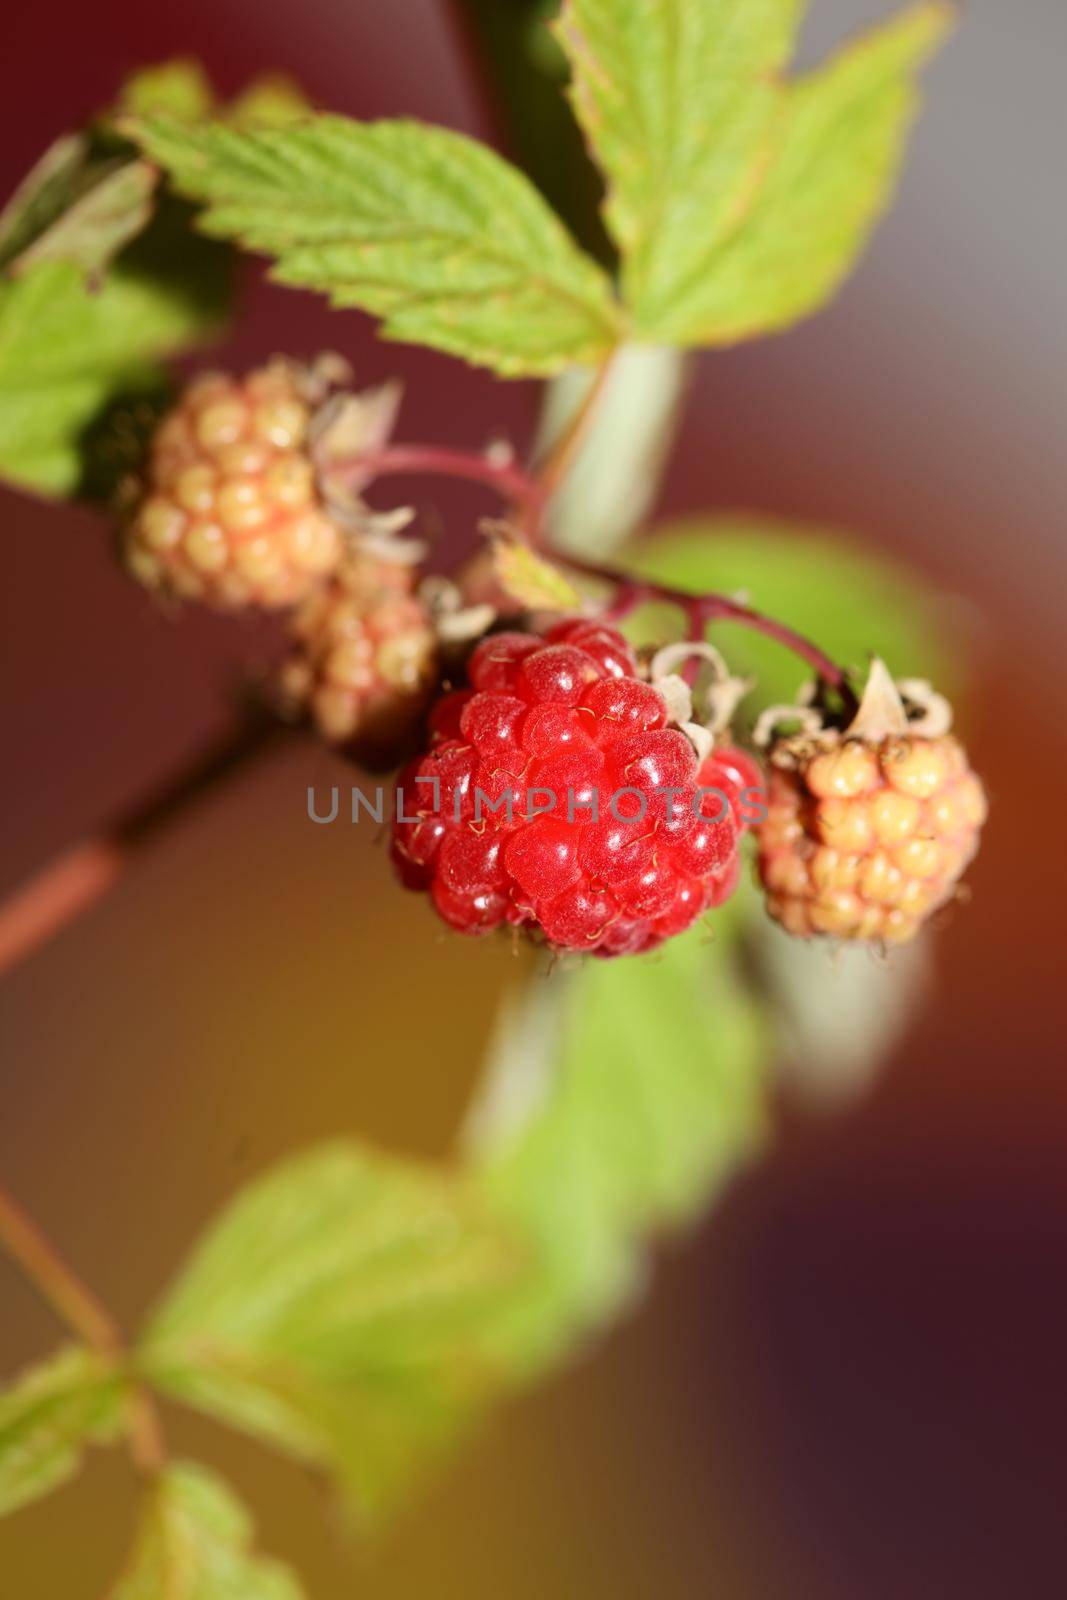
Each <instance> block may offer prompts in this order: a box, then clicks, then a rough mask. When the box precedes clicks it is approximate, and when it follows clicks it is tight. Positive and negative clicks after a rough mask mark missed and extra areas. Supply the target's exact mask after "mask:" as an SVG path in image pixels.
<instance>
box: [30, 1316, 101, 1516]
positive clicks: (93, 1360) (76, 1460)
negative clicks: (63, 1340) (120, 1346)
mask: <svg viewBox="0 0 1067 1600" xmlns="http://www.w3.org/2000/svg"><path fill="white" fill-rule="evenodd" d="M124 1406H125V1388H124V1385H123V1383H122V1380H121V1378H120V1377H119V1375H118V1374H117V1373H116V1372H115V1369H114V1368H113V1367H110V1366H108V1365H107V1364H106V1363H105V1362H104V1361H103V1360H102V1359H101V1358H100V1357H99V1356H98V1355H95V1354H94V1353H93V1352H91V1351H89V1350H85V1349H82V1348H80V1347H78V1346H71V1347H70V1348H68V1349H64V1350H60V1351H59V1352H58V1353H57V1354H56V1355H54V1356H52V1357H51V1359H50V1360H48V1361H46V1362H43V1363H42V1364H41V1365H40V1366H36V1367H31V1368H30V1370H29V1371H28V1372H24V1373H23V1374H22V1376H21V1377H19V1378H17V1379H16V1380H15V1382H14V1383H12V1384H10V1385H9V1386H8V1387H7V1388H6V1389H4V1390H3V1391H0V1515H5V1514H6V1513H7V1512H9V1511H14V1510H16V1509H17V1508H18V1507H19V1506H24V1505H27V1504H28V1503H29V1502H30V1501H31V1500H37V1499H39V1498H40V1496H41V1495H44V1494H48V1493H49V1492H50V1491H51V1490H52V1489H56V1488H58V1487H59V1486H60V1485H61V1484H63V1483H65V1482H66V1481H67V1479H68V1478H72V1477H73V1476H74V1474H75V1473H76V1472H77V1470H78V1468H79V1466H80V1464H81V1459H82V1455H83V1454H84V1452H85V1449H86V1447H87V1446H88V1445H90V1444H107V1443H109V1442H110V1441H111V1440H113V1439H115V1438H117V1437H118V1435H119V1434H120V1433H121V1432H122V1429H123V1420H124V1418H123V1413H124Z"/></svg>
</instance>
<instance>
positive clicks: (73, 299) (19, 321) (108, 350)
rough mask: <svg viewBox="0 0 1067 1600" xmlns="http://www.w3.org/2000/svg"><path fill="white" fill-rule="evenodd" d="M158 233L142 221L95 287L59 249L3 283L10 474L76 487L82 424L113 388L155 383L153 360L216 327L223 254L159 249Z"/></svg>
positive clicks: (136, 389) (2, 406)
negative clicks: (142, 230)
mask: <svg viewBox="0 0 1067 1600" xmlns="http://www.w3.org/2000/svg"><path fill="white" fill-rule="evenodd" d="M161 220H162V219H161ZM160 245H163V246H164V247H165V246H166V236H165V235H163V234H162V233H160V234H159V235H158V236H154V235H153V230H150V231H149V234H147V235H145V237H144V239H143V240H139V241H137V244H136V245H135V246H134V247H133V248H132V249H131V250H128V251H127V252H125V253H124V256H123V260H122V261H121V262H120V263H117V264H116V265H115V266H114V267H113V268H112V270H111V271H110V272H109V273H108V274H107V275H106V277H105V279H104V281H103V282H102V283H101V284H100V286H99V287H97V288H94V287H89V286H87V285H86V283H85V281H84V277H83V275H82V273H81V271H80V269H79V268H78V267H77V266H76V265H74V264H73V263H72V262H67V261H44V262H41V263H40V264H39V265H37V266H35V267H33V268H32V269H31V270H30V271H28V272H26V273H25V275H24V276H22V277H19V278H15V279H11V280H9V281H7V282H3V283H0V474H2V475H3V476H4V477H6V478H8V479H9V480H10V481H11V482H12V483H15V484H18V485H20V486H21V487H23V488H27V489H35V490H37V491H39V492H41V493H44V494H49V495H64V494H72V493H74V492H75V491H76V490H77V489H78V488H79V486H80V485H81V483H82V482H83V478H84V474H85V465H86V463H85V436H86V433H87V430H89V429H90V428H91V427H92V425H93V424H94V423H95V422H96V421H97V419H98V418H99V417H100V415H101V413H102V412H103V411H104V410H105V409H106V408H107V407H108V405H109V404H110V403H112V402H113V401H115V400H116V399H118V398H119V397H125V396H135V395H143V394H146V393H151V392H153V391H155V390H157V389H158V388H159V386H160V385H161V384H162V383H163V381H164V374H163V371H162V368H161V367H160V366H159V362H160V360H161V359H162V358H164V357H166V356H168V355H171V354H174V353H176V352H177V351H179V350H181V349H183V348H185V347H187V346H189V345H192V344H195V343H197V342H198V341H200V340H201V339H203V338H205V337H206V336H207V335H208V334H209V333H211V332H212V331H214V329H215V328H216V327H217V325H218V322H219V320H220V315H221V309H222V306H221V297H222V291H223V290H224V287H225V285H224V280H223V277H222V275H221V274H218V273H217V271H216V268H217V266H218V265H219V263H217V262H214V261H212V260H211V259H205V256H204V250H203V246H202V244H201V245H200V247H199V248H198V249H194V250H193V251H192V252H191V254H190V255H189V257H187V258H180V257H167V258H165V259H162V260H161V259H160V250H159V246H160ZM201 266H202V267H203V268H205V270H206V275H205V276H201V275H199V268H200V267H201Z"/></svg>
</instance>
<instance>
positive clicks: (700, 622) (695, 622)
mask: <svg viewBox="0 0 1067 1600" xmlns="http://www.w3.org/2000/svg"><path fill="white" fill-rule="evenodd" d="M605 370H606V369H605ZM599 393H600V389H599V388H597V387H594V391H591V393H590V396H587V403H586V406H583V408H582V416H583V417H585V418H588V416H589V415H590V414H591V409H592V407H591V405H589V401H590V400H592V401H593V403H594V404H595V396H596V395H597V394H599ZM580 420H581V419H579V421H580ZM569 437H570V438H573V435H572V434H571V435H569ZM569 448H570V446H569V444H566V443H565V449H566V450H568V451H569ZM354 465H355V464H354ZM358 468H359V471H360V472H361V473H368V472H369V473H372V474H374V475H375V476H379V475H381V474H383V473H393V472H427V473H436V474H443V475H445V476H447V477H452V478H467V479H470V480H471V481H473V482H477V483H484V484H486V485H487V486H488V487H490V488H492V489H495V490H496V491H497V493H498V494H500V495H502V496H503V497H504V498H505V499H507V500H510V501H511V502H512V503H513V504H515V505H518V506H522V507H524V508H525V509H527V510H528V511H531V512H532V513H533V517H534V521H535V524H536V521H537V519H539V517H540V514H541V512H542V511H543V510H544V506H545V503H546V500H547V498H548V497H549V496H550V495H551V493H552V489H553V486H554V483H555V477H554V474H553V473H552V471H549V472H548V473H547V474H546V477H545V478H541V479H538V478H533V477H531V476H530V474H529V473H527V472H524V471H523V470H522V469H521V468H520V467H516V466H514V465H510V464H509V465H507V466H498V465H497V464H495V463H494V462H492V461H491V460H489V459H488V458H487V457H485V456H479V455H473V454H469V453H467V452H465V451H461V450H442V449H438V448H437V447H436V446H433V445H390V446H388V447H386V448H385V449H383V450H379V451H376V452H375V453H374V454H372V455H368V456H362V457H360V458H359V461H358ZM534 542H536V541H534ZM547 553H548V554H549V555H550V557H551V559H552V560H553V561H555V562H557V563H558V564H559V565H560V566H564V567H567V568H568V570H569V571H571V572H576V573H581V574H582V575H583V576H584V577H587V578H595V579H597V580H598V581H599V582H601V583H606V584H609V585H610V586H611V587H612V588H613V589H614V590H615V599H614V601H613V602H612V603H611V605H610V606H609V608H608V612H607V614H608V615H609V616H611V617H614V618H618V617H622V616H625V615H626V613H627V612H629V611H631V610H633V608H634V607H635V606H637V605H643V604H646V603H648V602H656V601H659V602H662V603H666V604H667V605H674V606H678V607H679V608H680V609H681V610H682V611H683V612H684V613H685V616H686V619H687V622H688V624H689V632H690V637H691V638H701V637H702V636H703V632H704V629H705V627H706V626H707V624H708V623H709V622H717V621H723V620H729V621H731V622H740V623H742V624H743V625H744V626H746V627H749V628H753V629H755V630H756V631H757V632H758V633H763V634H765V635H766V636H767V637H768V638H770V639H776V640H777V641H778V643H779V644H782V645H785V646H786V648H787V649H789V650H792V651H794V652H795V653H796V654H797V655H798V656H800V657H801V658H802V659H803V660H804V661H806V662H807V663H808V665H809V666H811V667H812V668H813V669H814V670H815V672H817V673H818V675H819V677H820V678H822V679H823V680H824V681H825V682H826V683H827V684H828V685H829V686H830V687H831V688H833V689H837V690H839V691H840V690H843V691H845V692H847V683H846V679H845V674H844V672H843V671H842V670H841V668H840V667H839V666H838V665H837V664H836V662H834V661H831V660H830V658H829V656H827V655H825V654H824V653H823V651H821V650H820V649H819V648H818V646H817V645H814V644H812V643H811V641H810V640H809V639H805V638H804V636H803V635H802V634H800V633H797V632H796V630H795V629H793V628H790V627H788V626H787V625H786V624H785V623H784V622H778V621H777V620H776V619H775V618H773V617H765V616H763V615H762V613H761V612H759V611H754V610H753V609H752V607H751V606H745V605H741V604H740V603H739V602H738V601H736V600H731V599H730V598H729V596H728V595H724V594H692V593H690V592H689V591H688V590H685V589H674V588H671V587H669V586H667V585H665V584H661V583H656V582H655V581H654V580H653V579H651V578H641V577H639V576H636V575H635V574H633V573H629V572H625V571H622V570H621V569H619V568H617V567H610V566H604V565H601V564H599V563H595V562H590V561H583V560H582V559H581V557H580V556H572V555H568V554H567V553H566V552H565V551H563V550H558V549H555V548H553V549H551V550H550V551H548V552H547Z"/></svg>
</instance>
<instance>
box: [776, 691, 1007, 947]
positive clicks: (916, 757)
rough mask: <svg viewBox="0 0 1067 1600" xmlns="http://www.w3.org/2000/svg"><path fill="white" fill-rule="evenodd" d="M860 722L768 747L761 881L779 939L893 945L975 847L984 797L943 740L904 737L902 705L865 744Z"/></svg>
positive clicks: (960, 754) (943, 893)
mask: <svg viewBox="0 0 1067 1600" xmlns="http://www.w3.org/2000/svg"><path fill="white" fill-rule="evenodd" d="M879 670H881V671H882V672H884V669H880V664H876V669H875V672H873V673H872V682H873V681H874V680H875V678H876V674H877V672H878V671H879ZM885 684H888V690H891V691H892V692H893V693H894V694H895V692H896V691H895V690H894V688H893V685H892V682H891V680H889V679H888V675H886V678H885V682H884V683H882V684H880V685H879V687H880V688H881V689H882V690H885ZM920 687H922V686H920ZM886 692H888V691H886ZM865 699H866V697H865ZM897 703H898V705H900V702H899V700H898V702H897ZM943 704H944V703H943V702H942V705H943ZM862 717H863V713H862V709H861V714H860V717H859V718H857V721H856V723H854V724H853V725H852V728H849V729H846V730H844V732H838V731H836V730H834V729H824V730H822V731H819V732H816V733H801V734H796V735H794V736H792V737H791V738H785V739H778V740H777V741H776V742H775V743H774V744H773V745H772V747H771V752H770V762H771V768H772V773H771V781H770V792H769V795H768V808H767V817H766V820H765V822H763V824H762V825H761V826H760V827H759V829H758V839H759V850H760V857H759V870H760V877H761V879H762V881H763V885H764V888H765V889H766V891H767V909H768V911H769V912H770V914H771V916H772V917H774V919H775V920H776V921H777V922H780V923H781V925H782V926H783V927H784V928H785V929H786V930H787V932H789V933H792V934H797V935H799V936H801V937H808V936H810V935H813V934H828V935H832V936H833V937H835V938H838V939H868V940H881V941H884V942H885V943H890V944H900V943H903V942H904V941H905V940H908V939H911V938H913V937H914V935H915V934H916V933H917V932H918V931H919V928H920V927H921V926H922V924H923V923H924V922H925V921H926V920H927V919H928V918H929V917H930V916H931V915H932V914H933V912H934V911H936V910H937V908H938V907H939V906H942V905H944V904H945V903H946V901H947V900H949V899H950V898H951V896H952V894H953V891H954V889H955V887H956V884H957V882H958V880H959V878H960V876H961V874H962V873H963V871H964V869H965V867H966V866H967V864H968V862H969V861H970V860H971V858H972V857H973V855H974V853H975V851H976V850H977V848H978V834H979V830H980V828H981V826H982V823H983V822H984V821H985V816H986V800H985V794H984V791H983V789H982V785H981V784H980V782H979V781H978V779H977V778H976V777H975V775H974V774H973V773H972V771H971V769H970V767H969V765H968V762H967V757H966V755H965V754H964V751H963V749H962V748H961V746H960V745H959V744H958V743H957V741H956V740H955V739H954V738H952V737H951V736H950V735H949V734H948V733H947V732H944V733H938V734H937V735H936V736H932V735H930V734H925V733H921V732H920V731H919V730H918V728H917V727H915V728H909V727H908V725H907V722H906V721H905V720H904V716H903V709H902V707H901V714H900V718H899V725H898V726H895V727H893V726H889V727H886V726H885V725H884V724H883V725H881V726H879V727H878V728H876V730H875V734H874V736H873V737H867V736H865V735H864V733H863V730H862V723H861V718H862ZM946 726H947V724H946ZM857 730H858V731H857Z"/></svg>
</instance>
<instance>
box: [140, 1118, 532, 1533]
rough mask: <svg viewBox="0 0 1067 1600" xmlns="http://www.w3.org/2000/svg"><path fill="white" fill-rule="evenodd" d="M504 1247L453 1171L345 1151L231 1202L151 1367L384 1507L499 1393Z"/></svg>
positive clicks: (174, 1299) (183, 1289)
mask: <svg viewBox="0 0 1067 1600" xmlns="http://www.w3.org/2000/svg"><path fill="white" fill-rule="evenodd" d="M518 1271H519V1266H518V1253H517V1249H516V1246H515V1243H514V1240H513V1239H512V1237H511V1236H510V1235H509V1234H508V1233H506V1232H505V1230H504V1228H503V1227H501V1226H499V1225H498V1224H497V1223H496V1222H495V1221H494V1220H492V1219H491V1218H490V1217H489V1216H488V1214H487V1212H486V1210H485V1208H484V1206H483V1204H482V1203H481V1202H480V1201H479V1200H478V1199H477V1197H475V1196H472V1195H471V1194H470V1193H468V1192H467V1190H466V1189H465V1188H464V1187H463V1186H462V1185H461V1184H460V1183H459V1182H458V1181H457V1180H455V1179H454V1178H452V1177H450V1176H449V1175H448V1174H446V1173H444V1172H437V1171H434V1170H432V1169H425V1168H421V1167H419V1166H417V1165H415V1164H413V1163H408V1162H403V1161H399V1160H391V1159H388V1158H386V1157H384V1156H378V1155H375V1154H372V1153H369V1152H367V1151H364V1150H361V1149H360V1148H358V1147H357V1146H355V1145H348V1144H335V1145H329V1146H327V1147H325V1148H323V1149H318V1150H314V1151H311V1152H310V1153H308V1154H306V1155H304V1156H301V1157H299V1158H297V1159H295V1160H292V1161H288V1162H286V1163H284V1164H283V1165H282V1166H281V1167H279V1168H278V1169H276V1170H275V1171H274V1172H271V1173H269V1174H268V1175H267V1176H266V1177H264V1178H262V1179H260V1180H259V1181H258V1182H256V1183H254V1184H253V1185H252V1186H251V1187H250V1188H248V1189H247V1190H246V1191H245V1192H244V1193H243V1194H241V1195H240V1196H238V1198H237V1199H236V1200H235V1201H234V1202H233V1203H232V1205H230V1207H229V1208H228V1209H227V1210H226V1211H225V1212H224V1214H223V1215H222V1217H221V1218H220V1219H219V1220H218V1221H217V1222H215V1223H214V1224H213V1225H212V1226H211V1228H210V1229H209V1231H208V1234H207V1237H206V1238H205V1239H204V1241H203V1242H202V1243H201V1244H200V1245H199V1246H198V1248H197V1249H196V1250H195V1252H194V1254H193V1256H192V1258H191V1260H190V1261H189V1263H188V1264H187V1266H186V1268H185V1270H184V1271H183V1273H182V1274H181V1276H180V1277H179V1280H178V1282H177V1284H176V1285H175V1287H174V1289H173V1290H172V1291H171V1293H170V1294H169V1295H168V1297H167V1298H166V1300H165V1302H164V1304H163V1306H162V1307H161V1309H160V1310H159V1311H158V1313H157V1314H156V1316H155V1317H154V1318H153V1320H152V1323H151V1326H150V1327H149V1329H148V1332H147V1334H146V1337H145V1342H144V1346H143V1350H142V1354H141V1358H140V1360H141V1365H142V1367H143V1370H144V1371H145V1372H146V1373H147V1375H148V1376H149V1378H150V1379H151V1381H152V1382H153V1383H155V1384H158V1385H159V1386H160V1387H161V1388H163V1389H164V1390H165V1391H166V1392H168V1393H170V1394H172V1395H174V1396H175V1397H176V1398H178V1399H181V1400H185V1401H187V1402H188V1403H189V1404H191V1405H194V1406H197V1407H199V1408H200V1409H202V1410H205V1411H208V1412H211V1413H212V1414H214V1415H216V1416H219V1417H221V1418H223V1419H224V1420H226V1421H229V1422H231V1423H233V1424H235V1425H236V1426H238V1427H241V1428H245V1429H247V1430H248V1431H250V1432H252V1433H255V1434H257V1435H259V1436H260V1437H261V1438H263V1439H264V1440H266V1441H267V1442H269V1443H272V1444H274V1445H276V1446H278V1447H280V1448H282V1449H283V1450H286V1451H289V1452H291V1453H295V1454H296V1455H297V1456H299V1457H300V1458H302V1459H304V1460H307V1461H310V1462H314V1463H318V1464H320V1465H322V1466H324V1467H326V1468H328V1469H329V1470H331V1471H332V1472H334V1473H336V1474H337V1475H338V1477H339V1478H340V1479H341V1480H342V1481H343V1483H344V1484H345V1486H346V1487H347V1488H348V1489H349V1490H350V1491H351V1492H352V1494H353V1495H354V1497H355V1498H356V1500H357V1502H358V1504H359V1505H360V1506H361V1507H363V1508H364V1509H367V1510H371V1511H373V1510H376V1509H378V1508H380V1507H381V1506H382V1505H383V1504H385V1503H387V1502H388V1500H389V1499H391V1498H392V1497H393V1495H394V1494H395V1493H397V1492H398V1491H399V1489H400V1488H401V1487H402V1486H403V1485H404V1484H405V1481H406V1480H407V1478H408V1476H409V1475H410V1474H411V1473H412V1472H413V1471H414V1470H416V1469H417V1468H419V1467H420V1466H421V1465H422V1464H423V1462H424V1461H425V1460H426V1459H428V1458H429V1457H430V1456H432V1454H433V1452H434V1451H435V1449H437V1448H438V1447H439V1446H440V1445H442V1444H443V1443H445V1442H446V1441H447V1440H448V1439H449V1438H450V1437H451V1436H452V1435H453V1434H454V1432H455V1431H456V1430H457V1428H459V1427H461V1426H462V1424H463V1423H464V1422H465V1421H466V1420H467V1419H468V1417H469V1416H470V1414H471V1411H472V1409H474V1408H476V1407H477V1405H478V1403H479V1402H480V1401H481V1400H482V1398H483V1396H484V1395H485V1393H486V1392H487V1390H488V1389H489V1387H490V1386H491V1381H492V1379H493V1376H494V1371H493V1369H492V1367H491V1365H490V1363H489V1359H488V1351H487V1350H486V1347H485V1339H484V1333H483V1323H484V1318H485V1313H486V1310H487V1308H488V1307H490V1306H492V1305H494V1304H495V1303H496V1302H498V1301H499V1300H500V1298H501V1297H502V1296H504V1295H506V1294H507V1293H509V1292H510V1291H511V1287H512V1285H513V1283H514V1282H515V1280H516V1279H517V1276H518Z"/></svg>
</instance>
